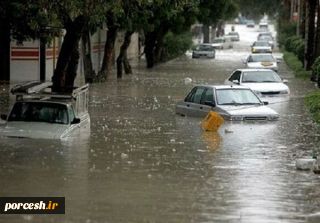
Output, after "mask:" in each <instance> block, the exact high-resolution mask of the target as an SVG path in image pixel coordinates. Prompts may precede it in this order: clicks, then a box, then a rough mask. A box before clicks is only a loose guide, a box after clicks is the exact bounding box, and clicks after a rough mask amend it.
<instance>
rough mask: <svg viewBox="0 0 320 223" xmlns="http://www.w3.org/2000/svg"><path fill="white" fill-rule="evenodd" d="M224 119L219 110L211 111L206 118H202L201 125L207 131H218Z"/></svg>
mask: <svg viewBox="0 0 320 223" xmlns="http://www.w3.org/2000/svg"><path fill="white" fill-rule="evenodd" d="M223 122H224V119H223V118H222V116H221V115H219V114H218V113H217V112H213V111H210V112H209V113H208V115H207V116H206V117H205V119H203V120H202V122H201V126H202V129H203V130H205V131H218V129H219V128H220V126H221V125H222V124H223Z"/></svg>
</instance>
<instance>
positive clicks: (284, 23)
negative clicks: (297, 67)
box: [279, 0, 320, 79]
mask: <svg viewBox="0 0 320 223" xmlns="http://www.w3.org/2000/svg"><path fill="white" fill-rule="evenodd" d="M281 3H282V5H281V6H282V10H281V13H280V20H279V22H281V23H279V26H280V30H282V31H284V32H285V33H287V35H294V36H297V37H300V38H301V40H302V41H304V52H303V55H302V56H301V57H302V58H301V59H302V62H303V63H304V67H305V69H306V70H310V69H311V68H312V65H313V63H314V61H315V59H316V58H317V57H319V56H320V5H319V0H282V2H281ZM290 27H291V28H290ZM311 78H312V79H314V77H311Z"/></svg>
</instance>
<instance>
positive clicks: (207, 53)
mask: <svg viewBox="0 0 320 223" xmlns="http://www.w3.org/2000/svg"><path fill="white" fill-rule="evenodd" d="M200 57H208V58H215V57H216V50H215V48H214V46H212V45H211V44H208V43H203V44H199V45H198V46H197V47H196V48H195V49H194V50H193V51H192V58H200Z"/></svg>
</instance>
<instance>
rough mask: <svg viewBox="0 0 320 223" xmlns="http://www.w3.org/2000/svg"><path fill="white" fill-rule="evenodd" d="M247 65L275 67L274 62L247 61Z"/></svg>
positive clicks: (252, 66)
mask: <svg viewBox="0 0 320 223" xmlns="http://www.w3.org/2000/svg"><path fill="white" fill-rule="evenodd" d="M247 66H248V67H250V68H271V67H277V63H276V62H252V63H247Z"/></svg>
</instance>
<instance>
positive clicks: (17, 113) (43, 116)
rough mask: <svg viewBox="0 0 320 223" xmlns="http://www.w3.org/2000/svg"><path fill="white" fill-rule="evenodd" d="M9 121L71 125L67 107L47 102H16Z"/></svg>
mask: <svg viewBox="0 0 320 223" xmlns="http://www.w3.org/2000/svg"><path fill="white" fill-rule="evenodd" d="M8 121H9V122H10V121H23V122H48V123H55V124H68V123H69V120H68V110H67V106H66V105H63V104H56V103H45V102H16V103H15V105H14V106H13V109H12V112H11V113H10V116H9V118H8Z"/></svg>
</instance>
